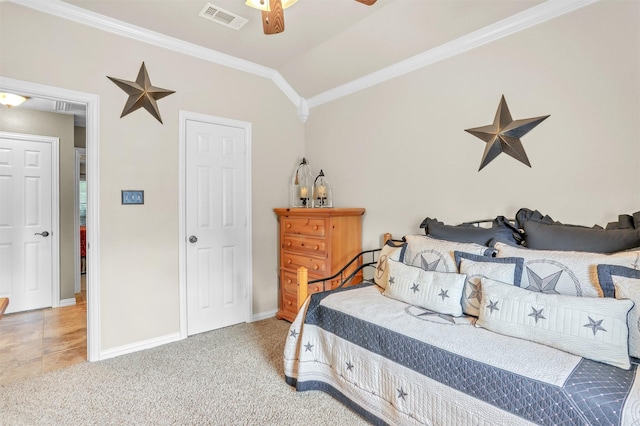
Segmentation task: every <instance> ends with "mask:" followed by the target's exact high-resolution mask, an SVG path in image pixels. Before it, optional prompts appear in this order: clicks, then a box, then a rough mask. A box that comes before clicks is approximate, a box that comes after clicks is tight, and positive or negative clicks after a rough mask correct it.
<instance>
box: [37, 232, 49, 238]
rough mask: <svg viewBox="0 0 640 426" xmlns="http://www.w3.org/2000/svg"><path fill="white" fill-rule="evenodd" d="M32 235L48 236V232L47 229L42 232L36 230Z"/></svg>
mask: <svg viewBox="0 0 640 426" xmlns="http://www.w3.org/2000/svg"><path fill="white" fill-rule="evenodd" d="M33 235H42V236H43V237H45V238H46V237H48V236H49V232H48V231H43V232H36V233H35V234H33Z"/></svg>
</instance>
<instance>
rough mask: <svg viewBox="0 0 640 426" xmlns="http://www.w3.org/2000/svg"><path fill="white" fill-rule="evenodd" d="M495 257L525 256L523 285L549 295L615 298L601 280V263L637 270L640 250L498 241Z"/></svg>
mask: <svg viewBox="0 0 640 426" xmlns="http://www.w3.org/2000/svg"><path fill="white" fill-rule="evenodd" d="M495 249H496V251H497V253H496V257H522V258H524V272H523V274H522V283H521V284H520V287H522V288H525V289H527V290H531V291H536V292H540V293H546V294H565V295H569V296H588V297H603V296H605V297H614V293H613V288H610V289H608V288H603V287H602V286H601V284H600V281H599V279H598V272H597V266H598V265H599V264H608V265H620V266H625V267H631V268H634V265H635V269H638V265H639V264H640V263H639V262H640V250H629V251H624V252H619V253H614V254H601V253H589V252H577V251H559V250H533V249H526V248H520V247H512V246H509V245H507V244H503V243H496V244H495Z"/></svg>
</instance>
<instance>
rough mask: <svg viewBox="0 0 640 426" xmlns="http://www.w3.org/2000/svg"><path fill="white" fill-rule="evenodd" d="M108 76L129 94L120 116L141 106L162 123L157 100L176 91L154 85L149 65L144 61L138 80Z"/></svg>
mask: <svg viewBox="0 0 640 426" xmlns="http://www.w3.org/2000/svg"><path fill="white" fill-rule="evenodd" d="M107 78H108V79H109V80H111V81H113V82H114V83H115V84H116V85H117V86H118V87H119V88H121V89H122V90H124V91H125V92H126V93H127V94H128V95H129V99H127V103H126V104H125V105H124V109H123V110H122V115H121V116H120V118H122V117H124V116H125V115H127V114H129V113H132V112H133V111H135V110H137V109H139V108H144V109H146V110H147V111H149V113H150V114H151V115H153V116H154V117H155V118H156V119H157V120H158V121H159V122H160V123H162V118H160V110H159V109H158V104H157V103H156V101H157V100H158V99H162V98H164V97H165V96H169V95H170V94H172V93H175V91H173V90H167V89H161V88H159V87H155V86H153V85H152V84H151V80H150V79H149V74H148V73H147V67H145V65H144V62H143V63H142V66H141V67H140V71H138V78H136V81H128V80H122V79H119V78H114V77H109V76H107Z"/></svg>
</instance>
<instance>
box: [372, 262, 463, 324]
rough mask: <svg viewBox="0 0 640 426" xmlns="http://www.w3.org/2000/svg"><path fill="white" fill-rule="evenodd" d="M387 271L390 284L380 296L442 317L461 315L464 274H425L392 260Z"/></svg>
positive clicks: (414, 267)
mask: <svg viewBox="0 0 640 426" xmlns="http://www.w3.org/2000/svg"><path fill="white" fill-rule="evenodd" d="M387 268H388V270H389V283H388V285H387V288H386V289H385V290H384V292H383V293H382V294H383V295H385V296H387V297H390V298H391V299H396V300H400V301H402V302H405V303H408V304H410V305H414V306H419V307H421V308H425V309H429V310H432V311H435V312H438V313H441V314H447V315H452V316H454V317H459V316H461V315H462V305H461V304H460V300H461V299H462V290H463V288H464V283H465V278H466V276H465V275H464V274H457V273H447V272H437V271H427V270H424V269H422V268H418V267H416V266H411V265H405V264H404V263H402V262H399V261H395V260H392V259H388V260H387Z"/></svg>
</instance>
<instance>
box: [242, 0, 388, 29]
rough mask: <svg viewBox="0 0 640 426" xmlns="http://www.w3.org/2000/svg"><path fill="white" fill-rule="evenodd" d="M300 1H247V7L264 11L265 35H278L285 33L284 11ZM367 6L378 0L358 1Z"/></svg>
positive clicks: (263, 25) (263, 27) (263, 26)
mask: <svg viewBox="0 0 640 426" xmlns="http://www.w3.org/2000/svg"><path fill="white" fill-rule="evenodd" d="M297 1H298V0H247V1H246V4H247V6H251V7H253V8H255V9H260V10H261V11H262V29H263V30H264V33H265V34H267V35H269V34H278V33H281V32H283V31H284V9H286V8H288V7H289V6H291V5H293V4H294V3H295V2H297ZM356 1H357V2H360V3H362V4H366V5H367V6H371V5H372V4H374V3H375V2H376V0H356Z"/></svg>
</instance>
